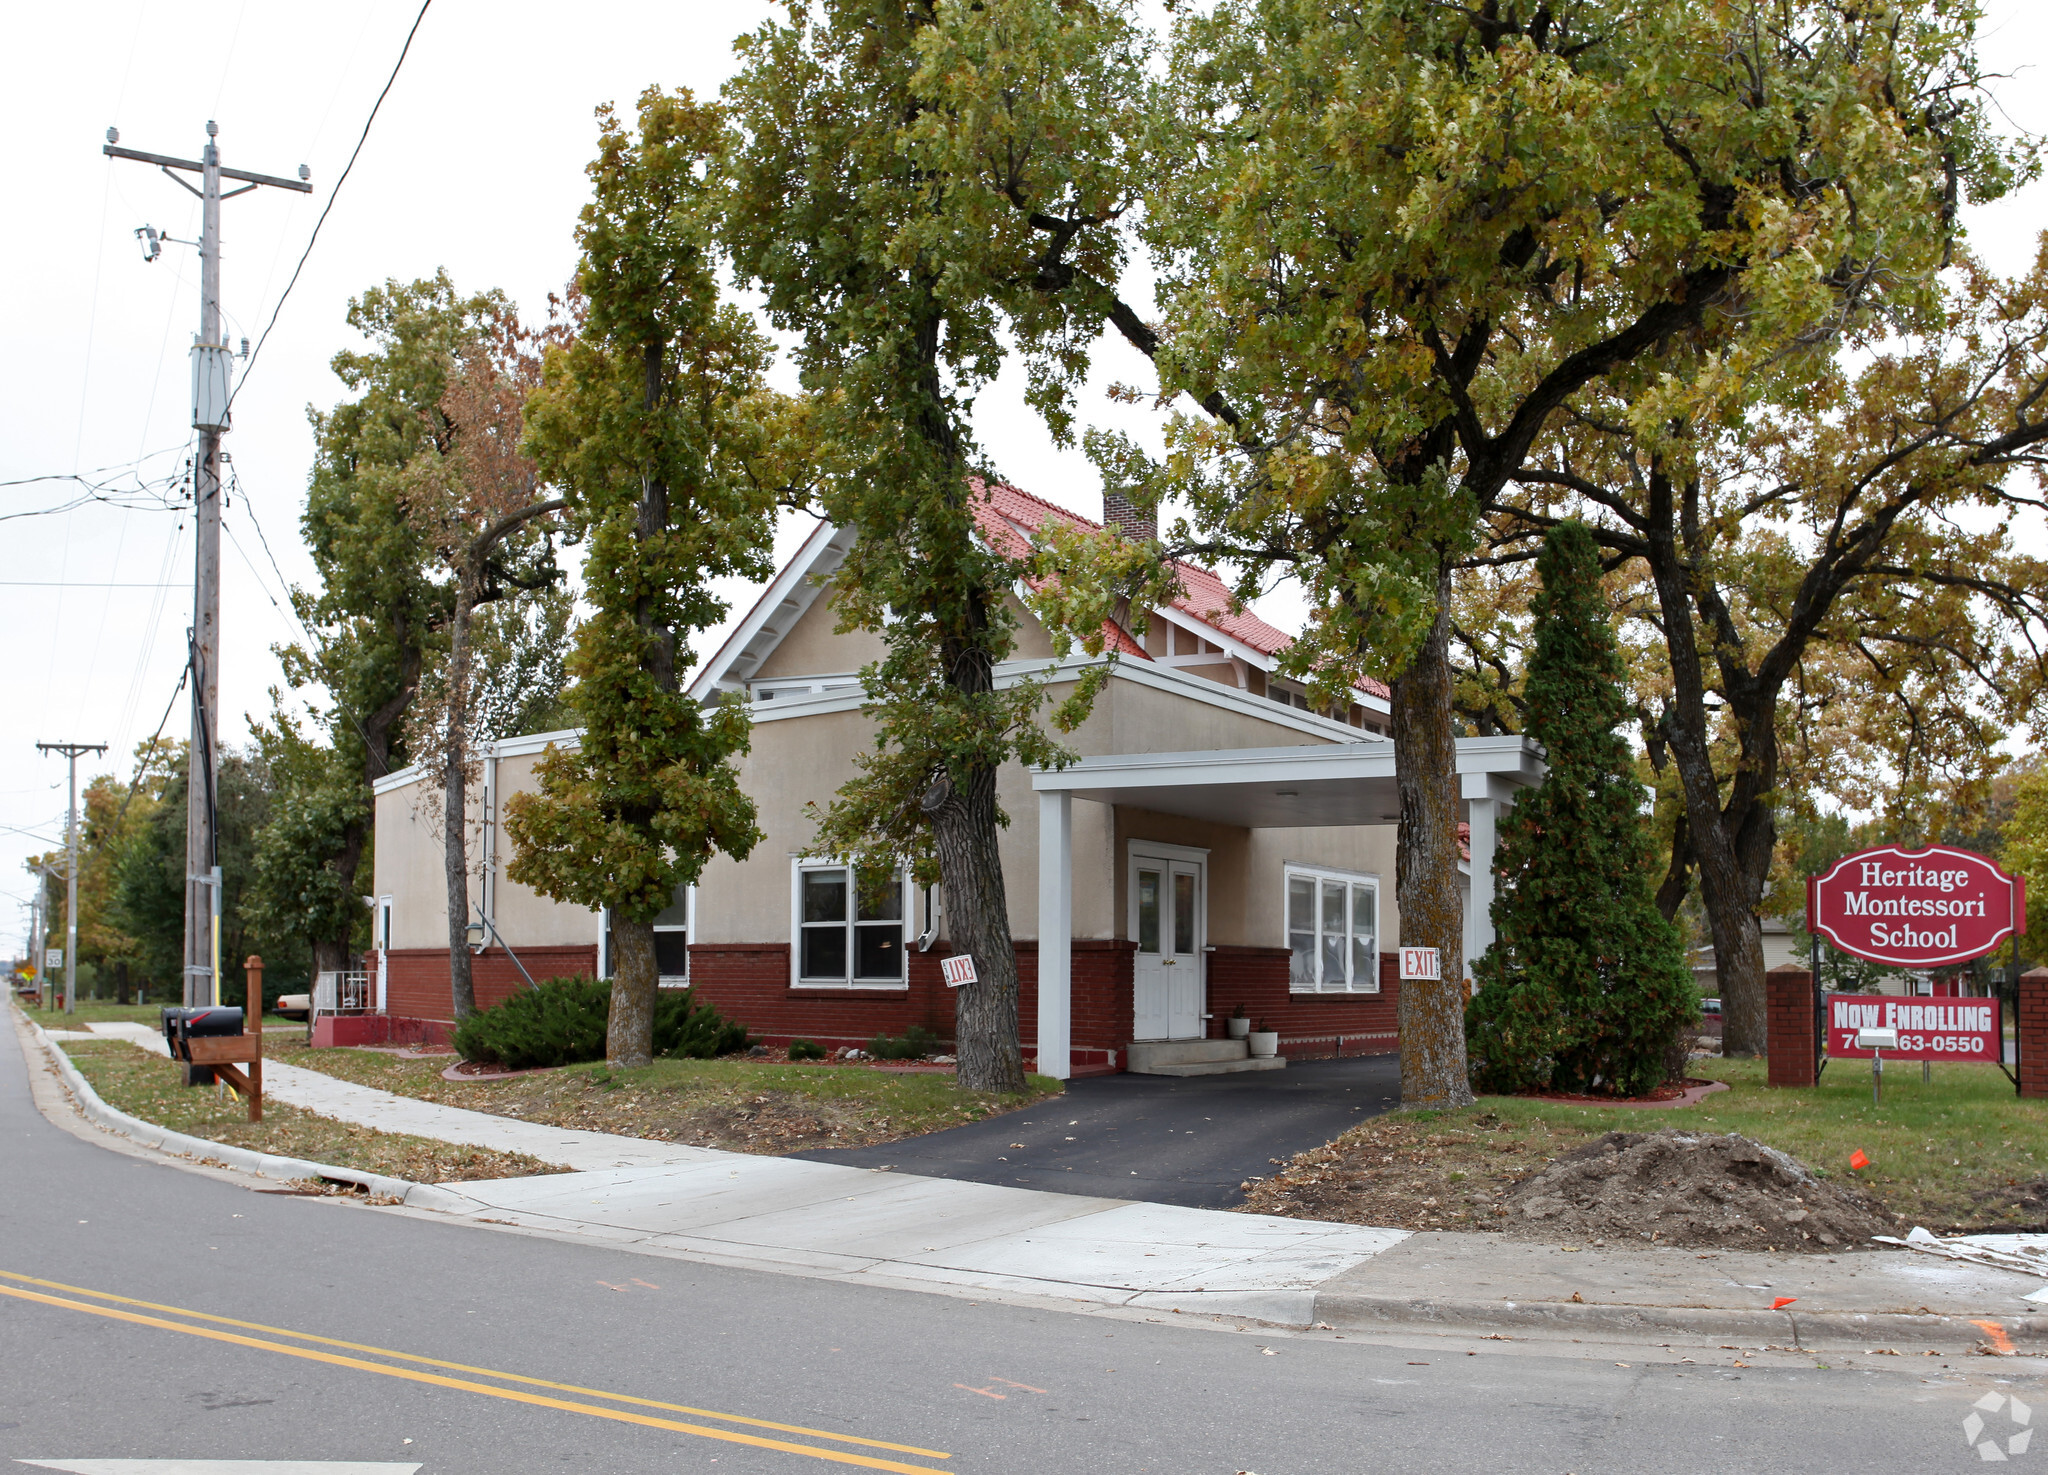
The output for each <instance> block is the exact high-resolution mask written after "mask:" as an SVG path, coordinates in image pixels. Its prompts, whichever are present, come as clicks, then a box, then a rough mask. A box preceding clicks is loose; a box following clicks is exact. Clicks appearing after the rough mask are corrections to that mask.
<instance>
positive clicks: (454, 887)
mask: <svg viewBox="0 0 2048 1475" xmlns="http://www.w3.org/2000/svg"><path fill="white" fill-rule="evenodd" d="M473 584H474V580H473V578H472V575H471V571H470V569H469V568H468V567H467V566H458V567H457V568H456V570H455V613H454V617H453V619H452V620H451V621H450V623H449V627H448V712H447V723H448V726H447V731H446V732H445V733H444V734H443V735H442V738H443V745H444V746H443V752H442V759H443V762H444V765H445V766H444V768H443V771H442V777H443V785H442V795H441V833H442V840H443V844H442V856H441V860H442V867H443V870H444V873H445V876H444V879H445V880H446V882H447V887H448V1001H449V1007H450V1008H451V1009H452V1010H453V1012H454V1015H455V1022H456V1023H457V1024H460V1023H462V1021H463V1020H465V1019H467V1018H469V1016H470V1015H471V1014H474V1013H475V1012H476V984H475V981H474V977H473V975H472V973H471V971H470V955H469V833H468V821H469V812H468V811H469V771H468V763H469V753H468V748H467V744H466V742H465V740H464V739H465V736H466V732H467V727H468V721H469V713H468V704H467V695H468V693H467V690H466V688H467V686H468V683H469V611H470V603H471V594H472V589H473Z"/></svg>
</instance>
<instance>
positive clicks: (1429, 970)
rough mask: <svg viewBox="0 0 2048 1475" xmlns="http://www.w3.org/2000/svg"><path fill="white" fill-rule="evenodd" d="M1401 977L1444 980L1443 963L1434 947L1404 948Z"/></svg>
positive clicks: (1402, 951) (1402, 950)
mask: <svg viewBox="0 0 2048 1475" xmlns="http://www.w3.org/2000/svg"><path fill="white" fill-rule="evenodd" d="M1401 976H1402V977H1403V978H1442V977H1443V976H1444V970H1443V962H1442V960H1441V959H1440V958H1439V957H1438V955H1437V950H1436V949H1435V948H1433V947H1404V948H1402V949H1401Z"/></svg>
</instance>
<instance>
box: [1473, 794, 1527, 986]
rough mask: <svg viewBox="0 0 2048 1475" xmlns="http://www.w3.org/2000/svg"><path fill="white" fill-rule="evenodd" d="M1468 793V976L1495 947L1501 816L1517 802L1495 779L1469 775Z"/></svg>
mask: <svg viewBox="0 0 2048 1475" xmlns="http://www.w3.org/2000/svg"><path fill="white" fill-rule="evenodd" d="M1460 786H1461V787H1462V788H1463V789H1464V792H1465V811H1466V812H1465V822H1466V823H1467V824H1468V825H1470V826H1471V827H1472V829H1471V838H1470V840H1469V841H1468V848H1469V849H1470V851H1471V857H1472V858H1471V861H1470V863H1469V866H1470V870H1471V889H1470V892H1469V894H1468V900H1467V902H1466V904H1465V976H1466V977H1467V978H1470V977H1471V976H1472V964H1473V961H1474V960H1475V959H1476V958H1478V957H1479V955H1480V954H1481V953H1484V952H1485V951H1486V950H1487V949H1488V948H1490V947H1492V946H1493V894H1494V874H1493V863H1494V852H1495V850H1496V849H1497V847H1498V843H1499V823H1500V812H1501V811H1502V810H1503V809H1505V808H1506V807H1507V806H1508V805H1509V804H1511V803H1513V802H1514V801H1513V799H1512V797H1511V796H1509V795H1508V794H1506V793H1503V792H1502V791H1501V788H1504V787H1505V786H1501V788H1497V787H1496V786H1495V784H1494V782H1493V779H1492V776H1491V775H1489V774H1484V773H1468V774H1466V775H1464V777H1463V778H1462V779H1461V780H1460Z"/></svg>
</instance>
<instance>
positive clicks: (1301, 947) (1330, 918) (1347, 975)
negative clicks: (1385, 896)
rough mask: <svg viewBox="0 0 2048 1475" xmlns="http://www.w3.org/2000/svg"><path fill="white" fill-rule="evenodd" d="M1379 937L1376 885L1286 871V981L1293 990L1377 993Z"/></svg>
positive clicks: (1301, 870)
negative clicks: (1288, 953)
mask: <svg viewBox="0 0 2048 1475" xmlns="http://www.w3.org/2000/svg"><path fill="white" fill-rule="evenodd" d="M1379 937H1380V888H1379V883H1378V882H1377V881H1373V880H1370V879H1368V878H1365V877H1362V876H1352V875H1346V874H1345V873H1343V872H1340V871H1316V870H1307V869H1304V868H1301V867H1298V866H1289V867H1287V948H1288V951H1289V952H1290V953H1291V954H1293V956H1292V957H1291V958H1290V959H1289V960H1288V968H1287V978H1288V986H1289V987H1290V988H1292V989H1293V990H1294V991H1295V992H1297V993H1324V994H1342V993H1360V994H1373V993H1378V992H1379V988H1380V943H1379Z"/></svg>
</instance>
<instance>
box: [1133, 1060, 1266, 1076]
mask: <svg viewBox="0 0 2048 1475" xmlns="http://www.w3.org/2000/svg"><path fill="white" fill-rule="evenodd" d="M1286 1068H1287V1057H1286V1056H1284V1055H1262V1056H1258V1057H1256V1058H1254V1057H1252V1056H1246V1057H1245V1058H1244V1059H1243V1060H1207V1061H1203V1062H1201V1063H1200V1064H1197V1065H1155V1066H1153V1067H1152V1068H1151V1069H1149V1070H1139V1069H1138V1068H1137V1067H1136V1066H1132V1067H1131V1073H1132V1074H1133V1075H1141V1076H1227V1075H1235V1074H1237V1073H1238V1072H1239V1071H1243V1070H1285V1069H1286Z"/></svg>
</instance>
